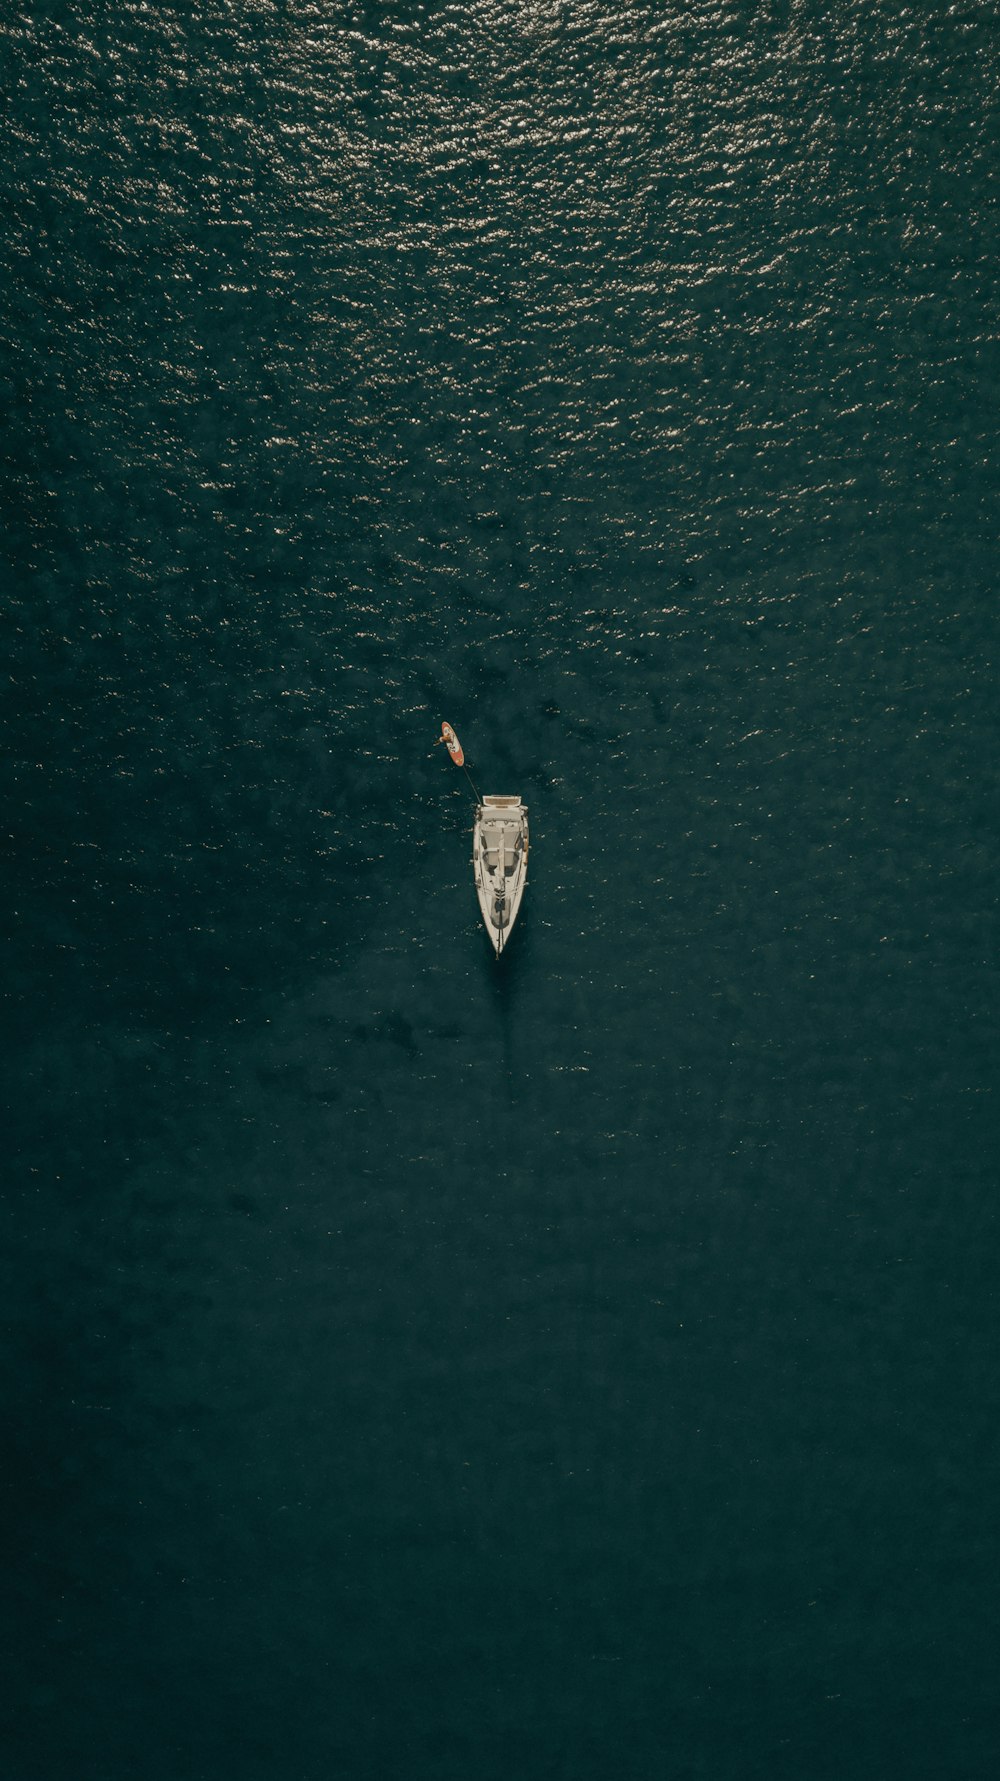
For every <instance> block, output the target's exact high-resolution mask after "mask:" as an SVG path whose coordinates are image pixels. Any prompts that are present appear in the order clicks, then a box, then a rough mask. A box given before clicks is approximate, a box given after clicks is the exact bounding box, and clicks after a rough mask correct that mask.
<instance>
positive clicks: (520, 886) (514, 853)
mask: <svg viewBox="0 0 1000 1781" xmlns="http://www.w3.org/2000/svg"><path fill="white" fill-rule="evenodd" d="M472 871H473V877H474V878H475V882H476V896H477V897H478V899H479V909H480V913H481V915H482V918H483V923H484V926H485V928H486V932H487V933H488V935H489V937H490V940H491V942H492V945H493V950H494V952H495V953H496V955H497V957H498V958H499V956H500V954H501V953H502V951H503V949H504V947H505V946H506V945H507V942H508V940H509V939H510V934H511V929H512V928H513V926H514V923H515V921H516V920H517V917H518V912H519V910H520V908H521V903H522V901H523V898H524V887H525V885H526V884H527V882H528V812H527V808H526V807H525V805H524V804H522V803H521V800H520V798H518V797H500V796H497V795H494V796H491V797H485V798H484V799H483V801H482V803H481V804H480V805H479V807H478V809H477V811H476V822H475V827H474V829H473V835H472Z"/></svg>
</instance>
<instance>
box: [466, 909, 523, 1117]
mask: <svg viewBox="0 0 1000 1781" xmlns="http://www.w3.org/2000/svg"><path fill="white" fill-rule="evenodd" d="M532 950H533V949H532V934H531V917H530V914H529V913H528V912H527V911H523V912H522V913H521V915H520V916H519V917H518V921H517V927H516V929H515V931H514V933H513V934H512V935H511V938H510V942H509V944H508V945H507V946H505V947H504V950H503V952H502V953H501V954H500V956H499V958H497V957H496V956H495V955H494V954H493V951H492V948H491V947H490V946H489V945H486V946H484V947H483V949H482V954H481V961H480V969H479V983H480V988H481V990H482V994H483V999H484V1002H485V1003H486V1005H487V1006H488V1007H490V1008H492V1010H493V1014H494V1016H495V1020H496V1036H497V1039H498V1042H499V1048H500V1052H501V1055H502V1060H503V1080H504V1083H505V1084H506V1089H507V1094H508V1096H509V1097H510V1099H511V1100H513V1099H514V1091H515V1085H516V1082H517V1081H518V1080H519V1078H520V1075H521V1064H520V1063H519V1058H520V1055H521V1048H520V1047H519V1046H518V1043H517V1033H518V1021H519V1018H520V1017H521V1016H523V1014H524V1011H525V1008H526V1005H527V997H528V994H529V979H530V976H531V955H532Z"/></svg>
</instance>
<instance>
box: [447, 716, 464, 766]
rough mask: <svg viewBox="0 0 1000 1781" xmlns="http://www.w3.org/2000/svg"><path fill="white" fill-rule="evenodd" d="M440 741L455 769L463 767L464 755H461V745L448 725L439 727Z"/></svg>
mask: <svg viewBox="0 0 1000 1781" xmlns="http://www.w3.org/2000/svg"><path fill="white" fill-rule="evenodd" d="M441 741H442V742H443V743H444V744H445V747H446V748H447V750H448V753H449V754H450V755H451V758H452V760H453V761H454V763H455V765H456V767H464V766H465V755H464V754H463V753H462V744H461V743H460V741H459V740H458V737H457V736H456V734H455V732H454V730H453V729H452V727H451V725H450V724H442V725H441Z"/></svg>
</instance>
